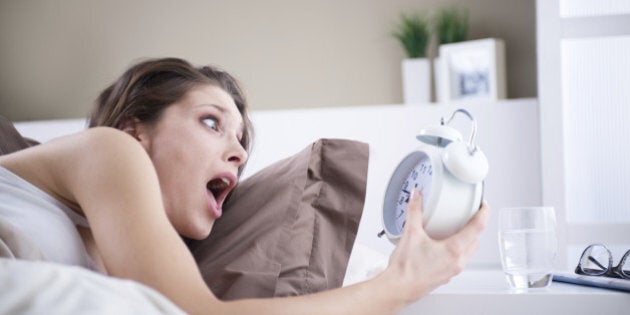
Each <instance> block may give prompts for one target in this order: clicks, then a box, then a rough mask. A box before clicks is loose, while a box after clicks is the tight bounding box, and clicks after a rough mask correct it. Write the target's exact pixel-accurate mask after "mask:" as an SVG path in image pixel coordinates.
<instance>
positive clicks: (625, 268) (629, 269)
mask: <svg viewBox="0 0 630 315" xmlns="http://www.w3.org/2000/svg"><path fill="white" fill-rule="evenodd" d="M629 256H630V251H628V252H627V253H626V254H625V255H624V257H623V258H622V259H623V261H622V262H621V273H622V274H623V276H624V277H626V278H627V279H630V257H629Z"/></svg>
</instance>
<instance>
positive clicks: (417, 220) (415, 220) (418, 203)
mask: <svg viewBox="0 0 630 315" xmlns="http://www.w3.org/2000/svg"><path fill="white" fill-rule="evenodd" d="M422 200H423V196H422V193H421V192H420V191H419V190H418V189H415V188H414V189H413V190H412V191H411V196H409V204H407V220H406V222H405V228H407V227H410V228H413V229H419V230H423V227H422V225H423V222H422Z"/></svg>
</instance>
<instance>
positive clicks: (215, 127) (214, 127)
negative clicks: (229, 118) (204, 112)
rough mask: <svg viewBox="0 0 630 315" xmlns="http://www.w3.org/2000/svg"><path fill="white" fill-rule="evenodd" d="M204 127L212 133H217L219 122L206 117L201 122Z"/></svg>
mask: <svg viewBox="0 0 630 315" xmlns="http://www.w3.org/2000/svg"><path fill="white" fill-rule="evenodd" d="M201 121H202V122H203V123H204V124H205V125H206V126H208V127H209V128H210V129H212V130H214V131H219V121H218V120H217V119H216V118H214V117H206V118H204V119H202V120H201Z"/></svg>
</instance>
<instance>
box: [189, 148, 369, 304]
mask: <svg viewBox="0 0 630 315" xmlns="http://www.w3.org/2000/svg"><path fill="white" fill-rule="evenodd" d="M368 155H369V154H368V145H367V144H365V143H360V142H356V141H350V140H335V139H322V140H319V141H317V142H315V143H314V144H312V145H310V146H308V147H307V148H306V149H304V150H303V151H301V152H299V153H297V154H296V155H294V156H292V157H289V158H287V159H284V160H281V161H279V162H276V163H275V164H272V165H271V166H268V167H267V168H265V169H263V170H261V171H260V172H258V173H256V174H254V175H252V176H251V177H249V178H248V179H246V180H244V181H243V182H241V183H240V184H239V185H238V186H237V187H236V189H235V190H234V191H233V193H232V195H231V196H230V199H229V200H228V201H227V202H226V204H225V206H224V213H223V216H222V217H221V218H220V219H219V220H217V221H216V222H215V224H214V227H213V229H212V232H211V234H210V236H208V238H206V239H204V240H201V241H188V245H189V248H190V250H191V251H192V253H193V255H194V257H195V259H196V261H197V263H198V265H199V268H200V270H201V273H202V275H203V278H204V280H205V281H206V284H207V285H208V286H209V287H210V289H211V290H212V291H213V292H214V294H215V295H217V296H218V297H219V298H221V299H223V300H233V299H241V298H256V297H274V296H295V295H302V294H308V293H314V292H319V291H322V290H327V289H332V288H337V287H340V286H341V285H342V283H343V279H344V275H345V272H346V267H347V264H348V259H349V256H350V252H351V251H352V247H353V244H354V240H355V238H356V235H357V229H358V226H359V221H360V219H361V213H362V211H363V204H364V199H365V189H366V183H367V166H368Z"/></svg>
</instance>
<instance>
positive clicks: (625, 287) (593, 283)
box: [553, 272, 630, 293]
mask: <svg viewBox="0 0 630 315" xmlns="http://www.w3.org/2000/svg"><path fill="white" fill-rule="evenodd" d="M553 281H557V282H564V283H572V284H579V285H585V286H590V287H598V288H604V289H609V290H617V291H623V292H629V293H630V280H626V279H619V278H610V277H601V276H585V275H578V274H575V273H570V272H562V273H555V274H554V275H553Z"/></svg>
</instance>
